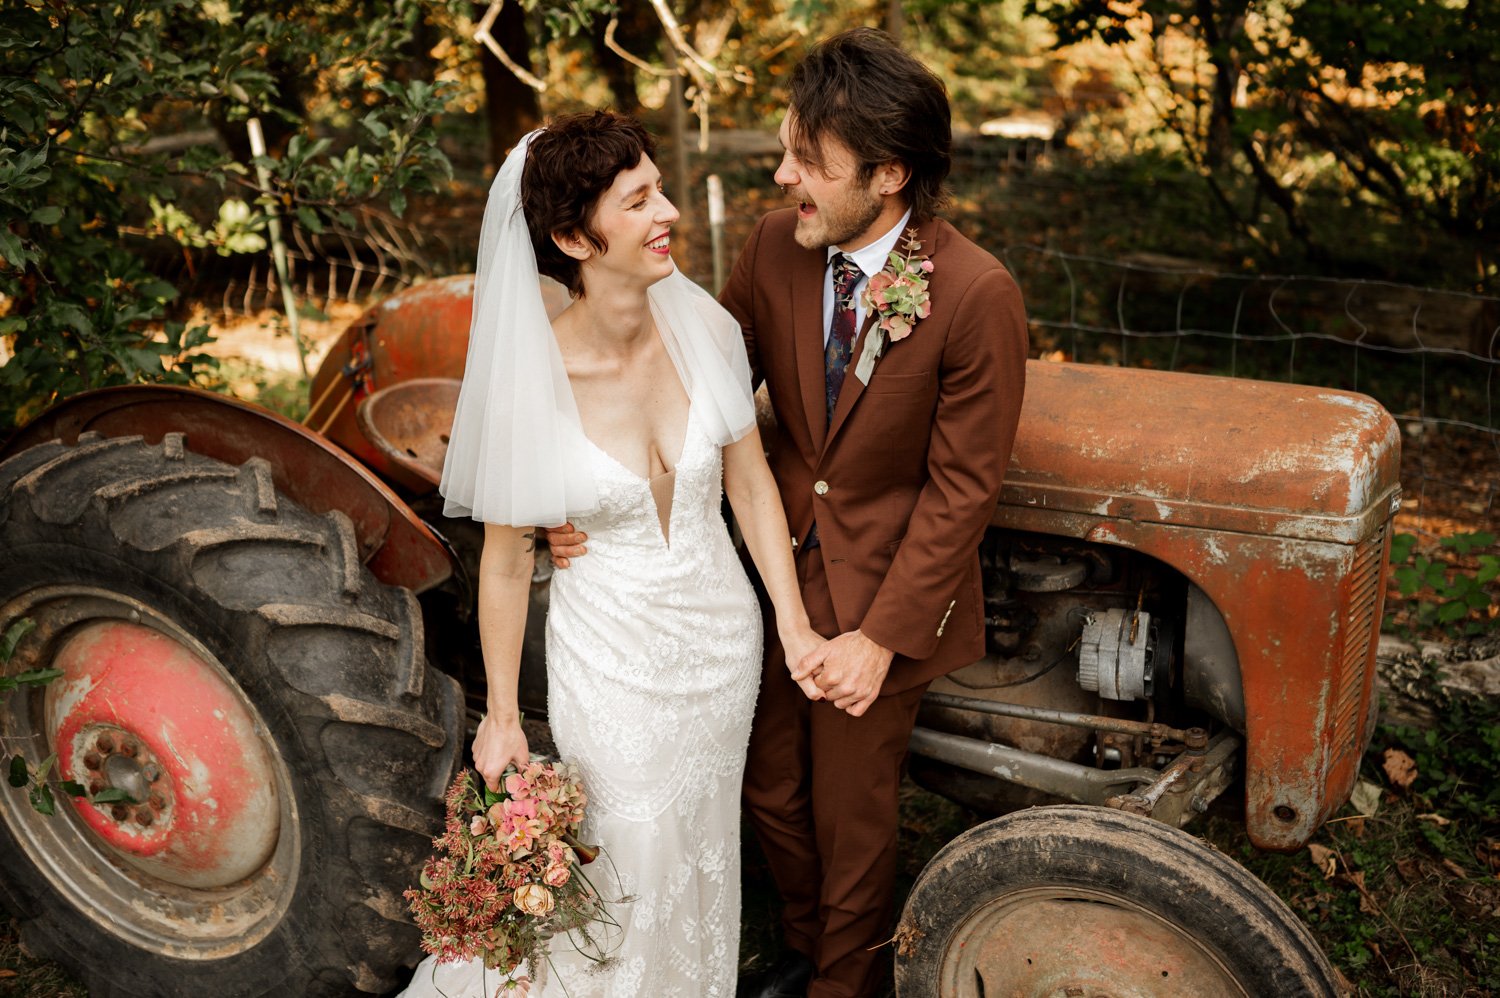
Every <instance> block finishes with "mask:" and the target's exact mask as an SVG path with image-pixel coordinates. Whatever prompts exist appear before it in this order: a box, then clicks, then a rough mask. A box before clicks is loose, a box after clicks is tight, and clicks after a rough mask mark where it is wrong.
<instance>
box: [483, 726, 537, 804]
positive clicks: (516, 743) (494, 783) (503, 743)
mask: <svg viewBox="0 0 1500 998" xmlns="http://www.w3.org/2000/svg"><path fill="white" fill-rule="evenodd" d="M473 751H474V768H475V769H477V770H479V775H480V776H483V777H484V782H485V785H486V786H488V787H489V788H490V789H491V790H499V789H500V778H501V777H502V776H504V775H505V769H506V767H507V766H510V765H511V764H514V765H515V767H516V768H517V769H521V768H523V767H525V765H526V764H527V763H528V762H530V761H531V752H530V750H529V749H528V748H527V745H526V733H525V732H523V731H522V730H521V718H520V715H518V714H510V715H509V716H505V715H502V714H486V715H485V716H484V717H483V718H482V719H481V720H480V722H479V730H478V731H477V732H475V734H474V749H473Z"/></svg>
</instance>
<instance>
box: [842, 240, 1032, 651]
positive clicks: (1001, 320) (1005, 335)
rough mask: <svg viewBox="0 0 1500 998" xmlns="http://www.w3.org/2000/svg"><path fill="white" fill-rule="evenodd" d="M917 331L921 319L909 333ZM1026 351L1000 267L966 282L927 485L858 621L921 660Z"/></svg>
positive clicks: (1016, 300) (997, 461)
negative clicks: (888, 566)
mask: <svg viewBox="0 0 1500 998" xmlns="http://www.w3.org/2000/svg"><path fill="white" fill-rule="evenodd" d="M921 331H922V327H921V325H920V324H919V325H918V326H917V328H916V331H915V332H914V333H913V335H914V336H920V335H921ZM1026 349H1027V333H1026V313H1025V309H1024V308H1023V306H1022V303H1021V291H1020V289H1019V288H1018V287H1017V286H1016V283H1015V281H1014V280H1013V279H1012V278H1011V276H1010V274H1009V273H1007V272H1006V271H1005V270H1004V269H1002V268H1000V267H996V268H994V269H992V270H986V271H984V272H982V273H981V274H980V275H979V276H978V277H977V278H975V280H974V281H973V282H972V283H971V284H970V285H969V287H968V288H967V289H965V291H964V294H963V297H962V298H961V299H960V301H959V304H958V308H957V310H956V312H955V314H954V318H953V322H952V324H951V325H950V327H949V331H948V339H947V341H946V343H945V344H944V347H943V354H942V362H941V363H942V366H941V369H940V373H939V384H938V401H937V410H936V412H935V414H934V416H933V427H932V440H931V444H930V446H929V449H928V454H927V484H926V485H925V486H924V487H923V489H922V492H921V494H920V495H919V496H918V498H917V504H916V507H915V508H914V509H913V511H912V515H911V519H910V520H909V521H908V523H907V528H906V535H905V536H904V537H903V539H902V541H901V546H900V547H899V548H897V550H896V556H895V559H894V561H893V562H892V564H891V568H890V571H888V572H887V573H886V576H885V580H884V581H883V582H882V583H881V586H880V590H879V591H878V592H877V593H876V594H875V600H874V602H873V603H872V604H871V606H870V609H869V612H868V613H866V614H865V618H864V620H863V621H862V622H861V623H860V630H861V631H863V632H864V634H865V635H866V636H867V637H869V638H871V639H873V640H874V641H876V642H878V643H879V644H881V645H884V646H885V647H887V648H890V649H892V650H893V651H895V652H897V653H898V654H901V655H905V656H907V657H908V658H913V659H918V660H920V659H924V658H927V657H928V656H930V655H931V654H932V653H933V652H934V651H935V650H936V648H937V644H938V638H939V637H940V635H939V630H940V628H941V627H942V625H943V623H944V622H945V621H946V618H947V613H948V611H949V609H950V608H951V607H952V605H953V601H954V599H955V597H956V596H957V594H958V589H959V586H960V585H961V584H962V582H963V580H964V578H965V577H966V576H967V575H968V573H969V572H970V571H971V563H972V562H973V560H974V557H975V555H974V552H975V549H976V548H977V547H978V545H979V541H980V538H981V537H982V536H983V534H984V528H985V526H986V525H987V524H988V523H989V521H990V517H991V516H992V515H993V513H994V509H995V502H996V500H997V499H998V498H999V495H1000V483H1001V480H1002V478H1003V477H1004V475H1005V467H1006V465H1007V463H1009V461H1010V451H1011V445H1012V444H1013V443H1014V442H1015V437H1016V423H1017V420H1018V419H1019V418H1020V414H1021V393H1022V390H1023V389H1024V387H1025V380H1026Z"/></svg>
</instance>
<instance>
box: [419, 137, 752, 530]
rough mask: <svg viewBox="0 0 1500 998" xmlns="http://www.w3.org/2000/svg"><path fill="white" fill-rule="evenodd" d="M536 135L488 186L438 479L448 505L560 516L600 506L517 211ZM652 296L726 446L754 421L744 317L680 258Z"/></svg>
mask: <svg viewBox="0 0 1500 998" xmlns="http://www.w3.org/2000/svg"><path fill="white" fill-rule="evenodd" d="M537 134H538V132H532V133H531V134H529V135H527V136H526V137H525V138H524V139H522V140H521V141H520V143H519V144H518V145H517V146H516V148H515V149H514V150H512V152H511V154H510V155H509V156H508V157H506V160H505V164H504V165H503V166H502V167H501V168H500V172H499V173H498V174H497V175H496V177H495V182H494V184H493V185H492V186H491V187H490V196H489V201H488V203H487V204H486V205H485V209H484V224H483V226H482V228H481V230H480V236H479V258H478V264H477V267H476V273H475V276H474V317H473V321H472V323H471V324H470V327H469V352H468V360H467V362H466V364H465V367H464V380H463V388H462V390H461V391H460V392H459V396H458V407H457V409H456V411H455V412H454V416H453V429H452V431H451V432H450V433H449V443H448V454H447V457H446V458H445V459H444V461H443V478H442V483H441V485H439V487H438V488H439V491H440V492H441V493H442V495H443V498H444V500H445V501H444V504H443V512H444V513H445V514H446V515H448V516H468V517H472V518H473V519H476V520H483V521H485V522H488V523H501V524H509V525H511V526H540V527H555V526H558V525H559V524H561V523H563V522H565V521H567V520H570V519H573V518H575V517H582V516H587V515H589V514H590V513H593V512H594V511H596V510H597V509H598V506H599V494H598V491H597V489H596V488H595V486H594V476H593V472H592V470H591V466H590V461H589V449H588V443H587V441H586V439H585V437H584V432H583V424H582V423H581V422H580V420H579V416H578V405H577V403H576V402H575V401H574V398H573V389H572V386H571V385H570V384H569V383H568V375H567V371H566V369H565V368H564V366H563V358H562V352H561V351H560V350H559V349H558V346H557V340H556V338H555V337H554V336H553V334H552V323H551V320H550V319H549V317H548V315H547V308H546V305H545V303H544V300H543V297H542V290H541V283H540V282H541V277H540V274H539V273H538V271H537V265H536V255H535V252H534V251H533V250H532V247H531V236H530V233H529V232H528V230H527V227H526V219H525V217H524V216H523V215H522V211H521V171H522V168H523V167H524V166H525V163H526V154H527V150H528V149H529V148H530V146H531V140H532V138H533V137H535V136H536V135H537ZM648 297H649V298H650V303H651V310H652V315H653V317H654V318H655V319H656V326H657V330H658V331H659V332H660V334H661V337H662V342H663V344H664V345H665V346H666V349H667V354H668V356H670V357H671V358H672V363H673V364H674V365H675V366H676V368H677V374H678V376H679V377H681V379H682V383H683V386H684V388H686V390H687V393H688V397H689V399H690V400H691V402H692V406H693V416H694V419H695V420H696V422H697V424H698V426H699V427H701V428H703V429H704V430H705V431H706V432H707V433H708V435H709V436H710V437H712V438H713V439H714V440H715V441H716V442H717V443H719V444H721V445H724V444H729V443H732V442H733V441H735V440H738V439H739V438H741V437H743V436H744V435H745V434H746V433H748V432H750V430H751V429H753V428H754V426H755V406H754V402H753V401H752V399H751V395H750V365H749V361H748V360H747V358H746V356H745V345H744V340H743V339H742V338H741V336H740V329H739V325H738V324H737V323H736V322H735V321H734V319H733V318H732V317H731V316H730V315H729V313H728V312H726V311H724V309H723V308H722V307H721V306H720V305H719V303H718V302H716V301H714V299H713V298H712V297H711V296H710V295H709V294H708V293H707V292H705V291H704V290H703V289H702V288H700V287H698V286H697V285H696V284H694V283H693V282H692V281H691V280H689V279H688V278H687V277H685V276H683V274H682V273H681V272H680V271H678V270H677V269H676V268H675V267H674V268H673V270H672V274H671V276H670V277H667V278H665V279H663V280H661V281H658V282H657V283H656V284H654V285H652V286H651V288H650V290H649V291H648Z"/></svg>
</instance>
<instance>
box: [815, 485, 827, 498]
mask: <svg viewBox="0 0 1500 998" xmlns="http://www.w3.org/2000/svg"><path fill="white" fill-rule="evenodd" d="M813 491H814V492H816V493H817V494H818V495H820V496H826V495H827V494H828V483H827V482H813Z"/></svg>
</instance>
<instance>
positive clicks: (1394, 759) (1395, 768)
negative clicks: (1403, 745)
mask: <svg viewBox="0 0 1500 998" xmlns="http://www.w3.org/2000/svg"><path fill="white" fill-rule="evenodd" d="M1380 758H1381V766H1382V768H1384V769H1385V775H1386V777H1387V778H1388V779H1389V780H1390V781H1391V785H1392V786H1395V787H1400V788H1401V789H1402V790H1405V789H1406V788H1407V787H1409V786H1411V785H1412V784H1413V783H1414V782H1416V779H1417V764H1416V763H1415V762H1412V760H1411V756H1409V755H1407V754H1406V753H1405V752H1403V751H1401V750H1400V749H1394V748H1388V749H1386V750H1385V752H1383V753H1382V754H1381V757H1380Z"/></svg>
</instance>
